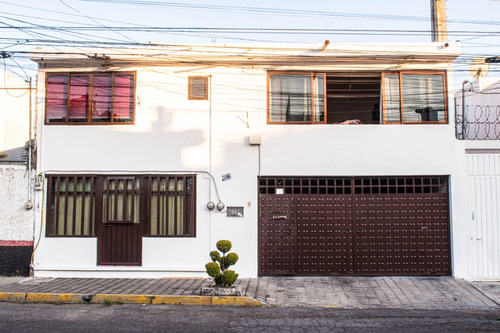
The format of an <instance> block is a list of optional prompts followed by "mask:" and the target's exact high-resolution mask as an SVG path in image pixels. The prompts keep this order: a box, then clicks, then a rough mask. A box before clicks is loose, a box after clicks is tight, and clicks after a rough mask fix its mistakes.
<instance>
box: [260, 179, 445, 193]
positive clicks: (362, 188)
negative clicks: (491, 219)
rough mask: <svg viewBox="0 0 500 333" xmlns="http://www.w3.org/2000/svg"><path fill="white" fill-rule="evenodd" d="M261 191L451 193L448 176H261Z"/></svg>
mask: <svg viewBox="0 0 500 333" xmlns="http://www.w3.org/2000/svg"><path fill="white" fill-rule="evenodd" d="M259 193H260V194H278V195H279V194H346V195H348V194H352V193H354V194H392V193H399V194H413V193H448V177H447V176H412V177H386V176H384V177H260V178H259Z"/></svg>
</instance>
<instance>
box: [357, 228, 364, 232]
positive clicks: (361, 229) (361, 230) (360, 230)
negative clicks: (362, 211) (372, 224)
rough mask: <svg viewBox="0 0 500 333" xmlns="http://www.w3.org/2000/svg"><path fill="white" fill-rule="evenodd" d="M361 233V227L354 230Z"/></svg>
mask: <svg viewBox="0 0 500 333" xmlns="http://www.w3.org/2000/svg"><path fill="white" fill-rule="evenodd" d="M363 231H365V229H363V228H361V227H359V228H358V229H356V232H363Z"/></svg>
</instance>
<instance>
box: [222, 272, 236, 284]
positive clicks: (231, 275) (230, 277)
mask: <svg viewBox="0 0 500 333" xmlns="http://www.w3.org/2000/svg"><path fill="white" fill-rule="evenodd" d="M236 279H238V274H236V273H235V271H231V270H227V271H224V273H222V275H221V284H222V285H223V286H225V287H231V286H232V285H233V284H234V283H235V282H236Z"/></svg>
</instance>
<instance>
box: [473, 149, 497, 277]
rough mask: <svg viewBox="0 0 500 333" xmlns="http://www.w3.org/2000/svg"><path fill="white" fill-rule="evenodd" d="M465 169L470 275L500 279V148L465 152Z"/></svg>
mask: <svg viewBox="0 0 500 333" xmlns="http://www.w3.org/2000/svg"><path fill="white" fill-rule="evenodd" d="M467 173H468V193H469V198H468V201H469V208H470V210H469V211H470V217H469V221H470V228H469V230H470V231H469V232H470V240H469V267H470V270H471V271H470V275H471V278H472V279H474V280H490V279H500V152H498V153H496V152H495V154H492V153H488V152H484V153H478V152H474V153H468V154H467Z"/></svg>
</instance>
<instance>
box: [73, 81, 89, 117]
mask: <svg viewBox="0 0 500 333" xmlns="http://www.w3.org/2000/svg"><path fill="white" fill-rule="evenodd" d="M88 96H89V77H88V76H71V79H70V88H69V116H68V119H69V121H71V122H85V121H87V112H88V104H89V103H88V100H89V97H88Z"/></svg>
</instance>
